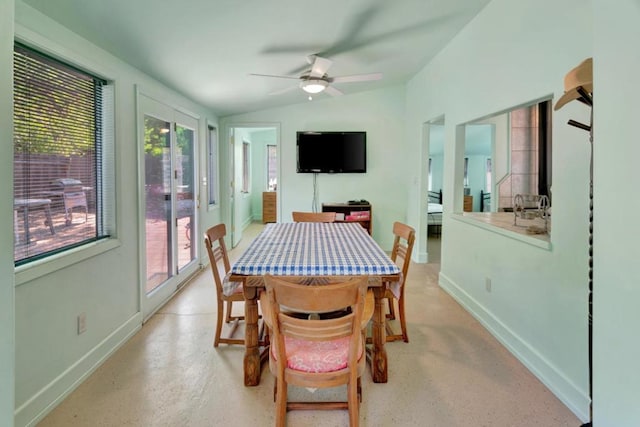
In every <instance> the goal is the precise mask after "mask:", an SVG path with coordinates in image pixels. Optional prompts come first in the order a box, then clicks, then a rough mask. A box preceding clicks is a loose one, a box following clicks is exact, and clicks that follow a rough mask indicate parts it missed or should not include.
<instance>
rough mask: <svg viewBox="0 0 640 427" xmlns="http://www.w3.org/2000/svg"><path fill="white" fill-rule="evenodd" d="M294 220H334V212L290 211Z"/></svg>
mask: <svg viewBox="0 0 640 427" xmlns="http://www.w3.org/2000/svg"><path fill="white" fill-rule="evenodd" d="M291 216H292V217H293V221H294V222H335V220H336V213H335V212H292V213H291Z"/></svg>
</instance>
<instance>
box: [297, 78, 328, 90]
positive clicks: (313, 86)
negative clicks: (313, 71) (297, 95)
mask: <svg viewBox="0 0 640 427" xmlns="http://www.w3.org/2000/svg"><path fill="white" fill-rule="evenodd" d="M328 85H329V83H328V82H327V81H326V80H322V79H307V80H303V81H301V82H300V87H301V88H302V90H304V91H305V92H307V93H320V92H322V91H323V90H325V89H326V88H327V86H328Z"/></svg>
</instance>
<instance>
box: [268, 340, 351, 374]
mask: <svg viewBox="0 0 640 427" xmlns="http://www.w3.org/2000/svg"><path fill="white" fill-rule="evenodd" d="M350 339H351V338H350V337H343V338H338V339H336V340H332V341H307V340H301V339H296V338H290V337H285V347H286V348H287V366H288V367H289V369H294V370H296V371H303V372H314V373H319V372H333V371H339V370H340V369H344V368H346V367H347V361H348V359H349V340H350ZM274 347H275V346H273V345H272V346H271V355H272V356H273V358H274V359H276V360H277V359H278V356H277V354H275V349H274ZM360 357H362V344H360V348H359V349H358V360H359V359H360Z"/></svg>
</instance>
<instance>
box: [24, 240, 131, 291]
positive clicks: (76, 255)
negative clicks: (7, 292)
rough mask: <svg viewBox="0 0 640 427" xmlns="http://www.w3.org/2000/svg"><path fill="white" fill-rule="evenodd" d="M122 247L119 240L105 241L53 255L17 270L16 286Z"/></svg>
mask: <svg viewBox="0 0 640 427" xmlns="http://www.w3.org/2000/svg"><path fill="white" fill-rule="evenodd" d="M118 246H120V240H118V239H105V240H100V241H97V242H92V243H88V244H86V245H83V246H79V247H77V248H74V249H71V250H68V251H65V252H63V253H60V254H56V255H52V256H50V257H46V258H43V259H41V260H38V261H34V262H30V263H28V264H25V265H21V266H19V267H16V268H15V286H20V285H22V284H24V283H27V282H30V281H32V280H35V279H37V278H39V277H42V276H46V275H47V274H50V273H53V272H54V271H57V270H61V269H63V268H65V267H69V266H70V265H73V264H76V263H78V262H81V261H84V260H85V259H88V258H91V257H94V256H96V255H99V254H101V253H104V252H107V251H110V250H112V249H114V248H117V247H118Z"/></svg>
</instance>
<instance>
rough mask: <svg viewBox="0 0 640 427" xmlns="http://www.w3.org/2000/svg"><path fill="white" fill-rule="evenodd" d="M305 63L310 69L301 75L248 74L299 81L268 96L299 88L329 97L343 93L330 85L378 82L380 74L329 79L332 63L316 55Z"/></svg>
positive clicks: (309, 92)
mask: <svg viewBox="0 0 640 427" xmlns="http://www.w3.org/2000/svg"><path fill="white" fill-rule="evenodd" d="M307 62H308V63H309V65H310V67H311V68H310V69H308V70H306V71H303V72H302V74H301V75H299V76H297V77H295V76H277V75H271V74H253V73H252V74H250V75H252V76H259V77H276V78H280V79H293V80H299V81H300V83H299V84H298V85H297V86H291V87H287V88H285V89H282V90H279V91H276V92H271V93H270V95H279V94H281V93H285V92H289V91H291V90H294V89H296V88H298V87H299V88H301V89H302V90H303V91H305V92H306V93H308V94H310V95H315V94H317V93H320V92H326V93H327V94H329V95H331V96H340V95H343V92H342V91H340V90H339V89H336V88H335V87H333V86H332V83H352V82H365V81H373V80H380V79H381V78H382V73H369V74H355V75H351V76H338V77H330V76H329V75H328V74H327V71H329V68H330V67H331V65H333V61H332V60H330V59H327V58H323V57H321V56H318V55H309V56H308V57H307Z"/></svg>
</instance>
